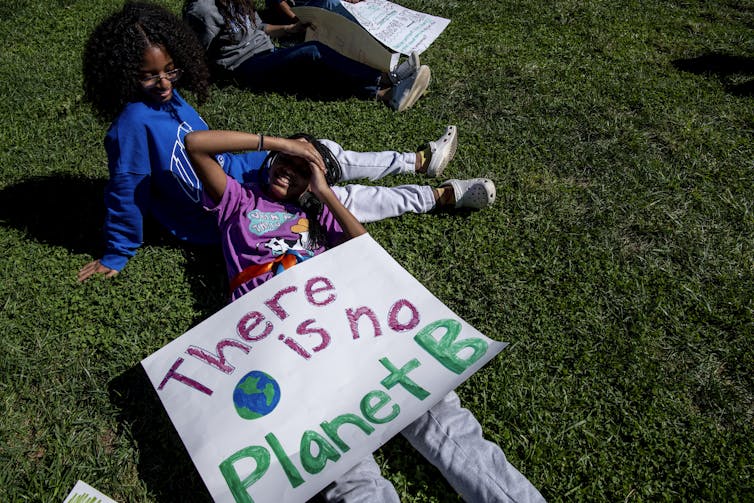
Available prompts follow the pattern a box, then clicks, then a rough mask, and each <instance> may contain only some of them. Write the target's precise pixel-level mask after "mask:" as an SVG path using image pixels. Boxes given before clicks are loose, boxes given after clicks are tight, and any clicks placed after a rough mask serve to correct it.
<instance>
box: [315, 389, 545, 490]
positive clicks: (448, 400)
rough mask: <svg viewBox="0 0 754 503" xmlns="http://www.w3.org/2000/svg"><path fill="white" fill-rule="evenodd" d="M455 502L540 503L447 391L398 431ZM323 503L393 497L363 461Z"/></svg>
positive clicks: (375, 470)
mask: <svg viewBox="0 0 754 503" xmlns="http://www.w3.org/2000/svg"><path fill="white" fill-rule="evenodd" d="M401 435H403V436H404V437H405V438H406V440H408V441H409V443H410V444H411V445H412V446H413V447H414V449H416V450H417V451H419V453H421V455H422V456H424V457H425V458H426V459H427V461H429V462H430V463H432V464H433V465H434V466H435V467H437V469H438V470H440V473H442V475H443V477H445V479H446V480H447V481H448V482H449V483H450V485H451V486H453V489H455V490H456V492H457V493H458V494H460V495H461V497H462V498H463V499H464V500H465V501H468V502H472V503H535V502H536V503H539V502H543V501H545V500H544V498H543V497H542V495H541V494H540V493H539V491H538V490H537V489H536V488H535V487H534V486H533V485H532V483H531V482H529V480H528V479H526V477H524V476H523V475H521V473H520V472H519V471H518V470H516V468H515V467H514V466H513V465H511V464H510V463H509V462H508V460H507V459H506V457H505V454H504V453H503V451H502V449H500V447H499V446H498V445H497V444H494V443H492V442H490V441H489V440H485V439H484V437H483V436H482V426H481V425H480V424H479V421H477V420H476V418H475V417H474V415H473V414H472V413H471V412H469V411H468V409H465V408H463V407H461V401H460V400H459V398H458V395H456V394H455V392H453V391H451V392H450V393H448V395H446V396H445V397H444V398H443V399H442V400H440V402H439V403H437V405H435V406H434V407H432V408H431V409H429V410H428V411H427V412H425V413H424V414H422V415H421V416H419V418H418V419H417V420H416V421H414V422H413V423H411V424H409V425H408V426H407V427H406V428H404V429H403V431H401ZM321 494H322V496H323V497H324V499H325V501H327V502H328V503H336V502H337V503H370V502H380V503H398V502H399V501H400V499H399V497H398V493H397V492H396V491H395V488H394V487H393V485H392V484H391V483H390V482H389V481H388V480H387V479H385V478H384V477H383V476H382V475H381V474H380V468H379V466H378V465H377V463H376V462H375V461H374V458H373V457H372V456H367V457H366V458H364V459H363V460H362V461H361V462H359V463H358V464H357V465H356V466H354V467H353V468H351V469H350V470H349V471H347V472H346V473H344V474H343V475H342V476H341V477H340V478H339V479H338V480H336V481H335V482H333V483H332V484H331V485H330V486H328V487H327V488H326V489H325V490H324V491H322V493H321Z"/></svg>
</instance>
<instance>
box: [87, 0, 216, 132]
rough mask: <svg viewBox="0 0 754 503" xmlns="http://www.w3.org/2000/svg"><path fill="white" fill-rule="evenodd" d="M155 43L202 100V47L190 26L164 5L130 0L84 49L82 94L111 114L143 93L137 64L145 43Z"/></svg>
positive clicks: (205, 82) (205, 77)
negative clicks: (179, 70)
mask: <svg viewBox="0 0 754 503" xmlns="http://www.w3.org/2000/svg"><path fill="white" fill-rule="evenodd" d="M155 45H158V46H161V47H164V48H165V51H166V52H167V53H168V54H169V55H170V57H171V58H172V59H173V62H174V63H175V66H176V68H180V69H181V70H183V75H182V77H181V79H180V80H179V81H178V82H177V83H178V84H180V85H181V86H182V87H185V88H187V89H190V90H191V91H193V92H194V93H195V94H196V97H197V100H198V101H199V103H200V104H201V103H203V102H204V101H205V100H206V99H207V98H208V97H209V70H208V69H207V63H206V61H205V55H204V50H203V49H202V46H201V44H199V41H198V40H197V39H196V36H195V35H194V33H193V32H192V31H191V29H189V28H188V27H187V26H186V25H185V24H184V23H183V21H182V20H181V19H180V18H179V17H178V16H176V15H175V14H173V13H172V12H170V11H169V10H167V9H165V8H164V7H161V6H159V5H155V4H151V3H143V2H128V3H126V4H125V5H124V6H123V9H121V10H120V11H118V12H115V13H114V14H111V15H110V16H108V17H107V18H106V19H105V20H103V21H102V22H101V23H100V24H99V25H98V26H97V27H96V28H95V29H94V31H93V32H92V34H91V36H90V37H89V40H88V41H87V43H86V47H85V49H84V58H83V73H84V98H85V99H86V100H87V101H89V102H90V103H91V104H92V106H93V107H94V109H95V110H96V112H97V113H98V114H99V115H100V116H102V117H103V118H105V119H108V120H110V119H112V118H113V117H115V116H116V115H117V114H118V113H119V112H120V111H121V110H122V109H123V106H124V105H125V104H126V103H128V102H130V101H139V100H140V99H141V97H142V86H141V83H140V82H139V68H140V67H141V64H142V59H143V57H144V52H145V51H146V49H147V48H148V47H151V46H155Z"/></svg>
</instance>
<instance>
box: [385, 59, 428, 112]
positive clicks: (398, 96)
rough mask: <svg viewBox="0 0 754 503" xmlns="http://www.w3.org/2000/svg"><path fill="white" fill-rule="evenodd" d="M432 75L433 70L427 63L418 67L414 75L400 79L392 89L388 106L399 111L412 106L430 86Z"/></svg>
mask: <svg viewBox="0 0 754 503" xmlns="http://www.w3.org/2000/svg"><path fill="white" fill-rule="evenodd" d="M431 76H432V72H431V71H430V70H429V67H428V66H427V65H422V66H420V67H419V68H417V69H416V71H415V72H414V73H413V75H411V76H410V77H408V78H407V79H404V80H402V81H400V82H399V83H398V84H397V85H395V86H394V87H393V88H392V89H391V90H390V99H389V100H388V101H387V104H388V106H389V107H390V108H392V109H393V110H395V111H397V112H403V111H404V110H406V109H408V108H411V107H412V106H413V105H414V103H416V102H417V101H418V100H419V98H421V95H422V94H424V91H426V90H427V87H429V79H430V78H431Z"/></svg>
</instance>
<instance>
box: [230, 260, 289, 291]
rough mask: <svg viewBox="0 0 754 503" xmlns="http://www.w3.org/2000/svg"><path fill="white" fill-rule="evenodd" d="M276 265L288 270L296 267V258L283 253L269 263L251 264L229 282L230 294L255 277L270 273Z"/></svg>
mask: <svg viewBox="0 0 754 503" xmlns="http://www.w3.org/2000/svg"><path fill="white" fill-rule="evenodd" d="M277 263H280V264H281V265H282V266H283V269H289V268H291V267H293V266H294V265H296V256H295V255H292V254H290V253H285V254H283V255H280V256H279V257H277V258H275V260H273V261H271V262H266V263H264V264H251V265H250V266H248V267H246V268H245V269H244V270H243V271H241V272H239V273H238V274H236V275H235V276H234V277H233V279H232V280H231V281H230V293H231V294H232V293H233V292H235V291H236V288H238V287H239V286H241V285H243V284H244V283H247V282H249V281H251V280H252V279H254V278H256V277H257V276H261V275H262V274H265V273H268V272H270V271H271V270H272V268H273V267H274V266H275V264H277Z"/></svg>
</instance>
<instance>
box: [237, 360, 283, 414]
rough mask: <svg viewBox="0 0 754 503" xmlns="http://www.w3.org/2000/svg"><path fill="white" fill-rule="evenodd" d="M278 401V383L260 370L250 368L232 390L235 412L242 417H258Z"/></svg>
mask: <svg viewBox="0 0 754 503" xmlns="http://www.w3.org/2000/svg"><path fill="white" fill-rule="evenodd" d="M279 401H280V385H279V384H278V383H277V381H275V379H273V378H272V377H270V376H269V375H267V374H265V373H264V372H262V371H260V370H252V371H251V372H249V373H248V374H246V375H245V376H243V378H242V379H241V380H240V381H238V384H237V385H236V389H234V390H233V404H234V405H235V406H236V412H238V415H239V416H241V417H242V418H244V419H258V418H260V417H263V416H266V415H267V414H269V413H270V412H272V411H273V410H274V409H275V406H276V405H277V404H278V402H279Z"/></svg>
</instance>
